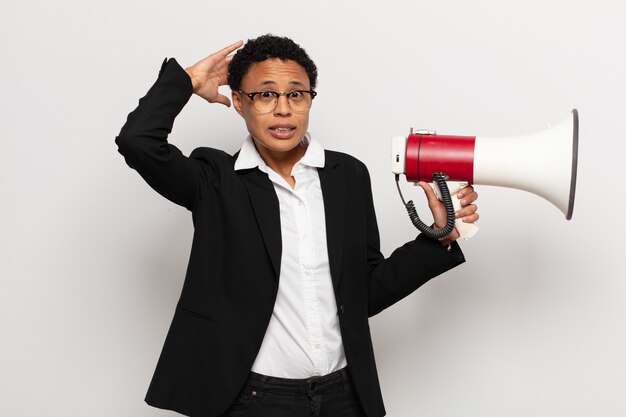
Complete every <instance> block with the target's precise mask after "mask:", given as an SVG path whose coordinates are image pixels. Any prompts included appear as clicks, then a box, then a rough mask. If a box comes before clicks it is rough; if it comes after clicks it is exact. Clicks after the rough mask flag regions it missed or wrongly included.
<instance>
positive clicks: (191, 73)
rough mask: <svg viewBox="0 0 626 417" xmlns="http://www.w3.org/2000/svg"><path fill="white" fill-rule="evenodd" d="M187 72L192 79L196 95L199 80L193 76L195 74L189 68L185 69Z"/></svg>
mask: <svg viewBox="0 0 626 417" xmlns="http://www.w3.org/2000/svg"><path fill="white" fill-rule="evenodd" d="M185 72H186V73H187V75H188V76H189V78H190V79H191V87H192V88H193V92H194V93H195V92H196V89H197V88H198V80H196V77H195V76H194V75H193V72H191V70H190V69H189V68H185Z"/></svg>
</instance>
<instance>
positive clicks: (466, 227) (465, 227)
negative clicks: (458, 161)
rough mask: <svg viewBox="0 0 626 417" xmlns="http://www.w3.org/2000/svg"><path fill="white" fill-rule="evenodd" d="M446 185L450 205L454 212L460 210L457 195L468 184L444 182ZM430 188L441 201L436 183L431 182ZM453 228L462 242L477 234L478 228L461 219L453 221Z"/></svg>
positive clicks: (459, 201)
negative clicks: (450, 201) (450, 200)
mask: <svg viewBox="0 0 626 417" xmlns="http://www.w3.org/2000/svg"><path fill="white" fill-rule="evenodd" d="M446 184H447V185H448V189H449V190H450V196H451V197H452V205H453V207H454V211H455V212H456V211H458V210H460V209H461V200H459V198H458V197H457V194H458V192H459V191H461V190H462V189H463V188H465V187H466V186H467V185H468V184H467V183H466V182H460V181H446ZM430 186H431V187H432V188H433V190H434V191H435V194H437V198H439V200H441V192H440V191H439V187H437V183H436V182H431V183H430ZM454 228H455V229H456V230H457V232H459V236H460V237H461V239H463V240H468V239H469V238H471V237H472V236H474V235H475V234H476V232H478V226H476V225H475V224H473V223H465V222H463V219H456V220H455V221H454Z"/></svg>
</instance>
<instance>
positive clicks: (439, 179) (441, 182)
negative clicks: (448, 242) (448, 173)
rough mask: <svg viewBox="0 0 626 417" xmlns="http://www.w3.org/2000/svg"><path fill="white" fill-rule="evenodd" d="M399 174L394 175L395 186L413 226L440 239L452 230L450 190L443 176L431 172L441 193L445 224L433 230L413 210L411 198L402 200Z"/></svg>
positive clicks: (452, 215) (452, 214)
mask: <svg viewBox="0 0 626 417" xmlns="http://www.w3.org/2000/svg"><path fill="white" fill-rule="evenodd" d="M399 177H400V176H399V175H396V187H397V188H398V193H400V199H402V203H403V204H404V207H405V208H406V211H407V212H408V213H409V218H410V219H411V223H413V226H415V227H416V228H417V230H419V231H420V232H422V233H424V234H425V235H426V236H428V237H430V238H433V239H441V238H442V237H445V236H448V235H449V234H450V233H451V232H452V230H454V205H453V203H452V197H451V196H450V190H449V189H448V185H447V184H446V179H445V176H444V175H443V174H442V173H439V172H435V173H434V174H433V180H434V181H435V182H436V183H437V186H438V187H439V191H440V193H441V201H442V202H443V205H444V207H445V209H446V225H445V227H444V228H443V229H439V230H435V229H433V228H432V227H430V226H428V225H427V224H426V223H424V222H423V221H421V220H420V218H419V215H418V214H417V210H415V205H414V204H413V200H409V202H408V203H407V202H405V201H404V197H403V196H402V191H400V184H399V183H398V180H399Z"/></svg>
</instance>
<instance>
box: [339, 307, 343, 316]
mask: <svg viewBox="0 0 626 417" xmlns="http://www.w3.org/2000/svg"><path fill="white" fill-rule="evenodd" d="M339 312H340V313H341V315H342V316H343V304H342V305H340V306H339Z"/></svg>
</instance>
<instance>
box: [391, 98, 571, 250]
mask: <svg viewBox="0 0 626 417" xmlns="http://www.w3.org/2000/svg"><path fill="white" fill-rule="evenodd" d="M391 157H392V161H391V164H392V172H393V173H394V174H396V181H398V178H399V176H400V174H405V176H406V179H407V181H410V182H414V183H417V182H418V181H426V182H431V183H433V184H432V185H433V188H434V189H435V191H436V192H437V195H438V196H439V198H440V199H441V200H442V201H443V202H444V203H445V205H446V211H447V212H448V224H447V225H446V228H444V229H441V230H437V231H434V230H433V229H431V228H429V227H428V226H426V225H424V224H423V223H422V222H421V221H420V220H419V217H418V216H417V213H415V208H414V207H413V203H412V201H409V202H408V203H405V206H406V207H407V210H408V211H409V216H410V217H411V220H412V221H413V224H415V226H416V227H417V228H418V229H420V231H422V232H423V233H426V234H427V235H429V236H432V237H443V236H445V235H447V234H448V233H450V232H451V231H452V229H453V228H454V227H456V229H457V230H458V232H459V234H460V235H461V238H463V239H468V238H470V237H471V236H473V235H474V234H475V233H476V232H477V231H478V227H477V226H476V225H474V224H470V223H463V222H462V221H461V220H460V219H458V220H456V222H454V211H456V210H458V209H459V208H460V203H459V200H458V199H457V198H455V197H454V196H455V194H456V193H457V192H458V191H459V190H460V189H461V188H463V187H464V186H466V185H467V184H480V185H496V186H501V187H508V188H516V189H518V190H524V191H528V192H531V193H533V194H537V195H539V196H541V197H543V198H545V199H546V200H548V201H549V202H551V203H552V204H554V205H555V206H556V207H558V208H559V210H561V211H562V212H563V214H565V218H566V219H567V220H570V219H571V218H572V213H573V210H574V196H575V191H576V169H577V159H578V111H577V110H576V109H573V110H572V112H571V114H570V116H569V117H568V118H567V119H566V120H564V121H562V122H561V123H559V124H558V125H556V126H554V127H552V128H550V129H548V130H544V131H541V132H537V133H533V134H530V135H523V136H513V137H493V138H484V137H474V136H448V135H439V134H437V133H435V132H432V131H413V129H411V133H410V134H409V136H396V137H394V138H392V154H391ZM448 189H449V190H448ZM398 191H399V192H400V197H401V198H402V201H403V203H404V197H403V196H402V192H401V191H400V187H399V185H398ZM422 229H424V230H422Z"/></svg>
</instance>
